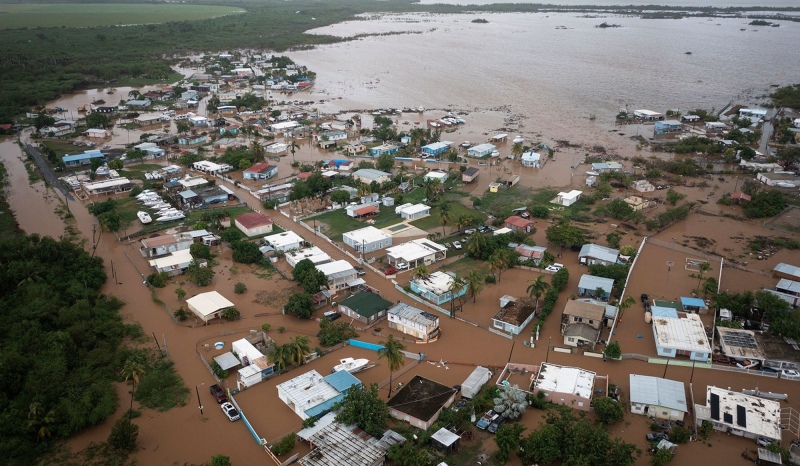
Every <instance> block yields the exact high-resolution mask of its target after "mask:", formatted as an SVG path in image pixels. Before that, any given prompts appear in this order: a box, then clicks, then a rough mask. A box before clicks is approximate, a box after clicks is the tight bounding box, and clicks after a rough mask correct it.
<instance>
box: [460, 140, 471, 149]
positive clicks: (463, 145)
mask: <svg viewBox="0 0 800 466" xmlns="http://www.w3.org/2000/svg"><path fill="white" fill-rule="evenodd" d="M461 147H463V148H465V149H468V148H470V147H472V143H471V142H469V141H464V142H462V143H461Z"/></svg>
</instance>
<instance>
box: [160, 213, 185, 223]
mask: <svg viewBox="0 0 800 466" xmlns="http://www.w3.org/2000/svg"><path fill="white" fill-rule="evenodd" d="M184 218H186V216H185V215H183V212H170V213H168V214H166V215H162V216H160V217H156V222H171V221H173V220H181V219H184Z"/></svg>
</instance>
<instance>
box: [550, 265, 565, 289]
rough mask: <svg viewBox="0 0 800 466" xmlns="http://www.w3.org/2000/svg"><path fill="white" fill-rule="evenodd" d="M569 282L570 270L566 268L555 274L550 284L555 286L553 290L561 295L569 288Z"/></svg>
mask: <svg viewBox="0 0 800 466" xmlns="http://www.w3.org/2000/svg"><path fill="white" fill-rule="evenodd" d="M568 282H569V270H567V268H566V267H563V268H562V269H561V270H559V271H558V272H556V273H554V274H553V277H552V278H551V279H550V284H551V285H552V286H553V289H554V290H557V291H558V292H559V293H560V292H561V291H562V290H563V289H564V288H565V287H566V286H567V283H568Z"/></svg>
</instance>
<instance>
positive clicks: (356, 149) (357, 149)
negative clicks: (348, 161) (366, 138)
mask: <svg viewBox="0 0 800 466" xmlns="http://www.w3.org/2000/svg"><path fill="white" fill-rule="evenodd" d="M365 150H367V148H366V146H364V144H361V143H360V142H352V143H350V144H348V145H346V146H345V147H344V152H345V153H346V154H347V155H350V156H353V155H357V154H360V153H362V152H364V151H365Z"/></svg>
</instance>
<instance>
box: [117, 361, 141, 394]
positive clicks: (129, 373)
mask: <svg viewBox="0 0 800 466" xmlns="http://www.w3.org/2000/svg"><path fill="white" fill-rule="evenodd" d="M120 375H122V376H123V377H125V381H126V382H127V381H128V379H130V380H132V381H133V385H134V387H135V386H136V384H137V383H138V382H139V380H141V378H142V375H144V364H142V362H141V361H139V360H138V358H133V357H129V358H128V359H126V360H125V364H124V365H123V366H122V370H120Z"/></svg>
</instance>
